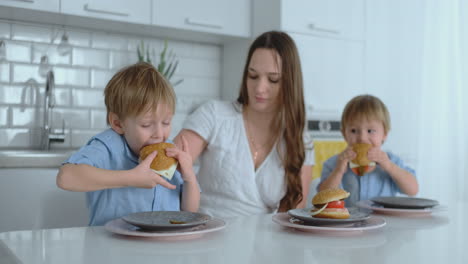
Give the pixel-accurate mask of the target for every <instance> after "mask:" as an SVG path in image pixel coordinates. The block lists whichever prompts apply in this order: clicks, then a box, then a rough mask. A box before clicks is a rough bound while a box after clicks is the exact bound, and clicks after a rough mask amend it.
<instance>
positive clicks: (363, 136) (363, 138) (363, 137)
mask: <svg viewBox="0 0 468 264" xmlns="http://www.w3.org/2000/svg"><path fill="white" fill-rule="evenodd" d="M358 140H359V142H361V143H367V142H366V140H367V134H366V133H364V132H363V131H361V132H359V133H358Z"/></svg>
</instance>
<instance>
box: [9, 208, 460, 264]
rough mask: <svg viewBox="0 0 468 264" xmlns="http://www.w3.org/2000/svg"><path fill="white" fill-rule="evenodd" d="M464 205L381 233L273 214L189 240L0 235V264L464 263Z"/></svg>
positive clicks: (80, 232) (103, 233) (389, 224)
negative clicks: (338, 229)
mask: <svg viewBox="0 0 468 264" xmlns="http://www.w3.org/2000/svg"><path fill="white" fill-rule="evenodd" d="M467 205H468V204H467V203H457V204H451V205H448V209H447V210H445V211H440V212H434V213H432V215H429V216H425V217H407V216H406V217H402V216H388V215H379V214H373V216H377V217H383V218H384V219H385V221H386V225H385V226H384V227H382V228H379V229H375V230H369V231H365V232H357V233H347V234H340V233H333V234H328V233H311V232H302V231H298V230H294V229H290V228H286V227H283V226H280V225H278V224H276V223H274V222H273V221H272V215H257V216H249V217H240V218H236V219H230V220H227V221H226V222H227V225H226V227H225V228H224V229H222V230H219V231H216V232H213V233H209V234H205V235H203V236H201V237H197V238H192V239H190V240H171V241H166V240H160V239H154V238H142V237H130V236H123V235H117V234H114V233H111V232H109V231H107V230H106V229H105V228H104V227H76V228H61V229H43V230H27V231H12V232H6V233H1V234H0V263H2V264H3V263H5V264H6V263H48V264H53V263H60V264H62V263H67V264H72V263H125V264H127V263H131V264H137V263H171V264H176V263H184V264H186V263H203V264H210V263H216V264H218V263H291V264H292V263H294V264H296V263H307V264H312V263H340V264H343V263H359V264H365V263H451V264H453V263H466V262H464V261H466V259H468V228H467V226H466V224H465V223H466V219H468V210H467Z"/></svg>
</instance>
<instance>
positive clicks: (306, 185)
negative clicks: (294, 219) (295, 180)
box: [296, 165, 314, 208]
mask: <svg viewBox="0 0 468 264" xmlns="http://www.w3.org/2000/svg"><path fill="white" fill-rule="evenodd" d="M313 167H314V166H311V165H305V166H302V169H301V183H302V201H301V202H300V203H299V204H298V205H297V207H296V208H305V207H306V206H307V204H308V202H309V201H307V196H308V195H309V191H310V190H309V189H310V183H311V182H312V176H313V175H312V169H313Z"/></svg>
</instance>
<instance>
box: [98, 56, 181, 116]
mask: <svg viewBox="0 0 468 264" xmlns="http://www.w3.org/2000/svg"><path fill="white" fill-rule="evenodd" d="M104 101H105V104H106V108H107V115H109V113H110V112H113V113H115V114H117V116H118V117H119V118H120V119H122V120H123V119H125V118H127V117H131V116H137V115H139V114H142V113H146V112H147V111H150V110H156V108H157V106H158V104H161V103H164V104H167V106H168V107H169V109H171V111H172V112H173V113H174V112H175V105H176V96H175V92H174V89H173V88H172V86H171V85H170V84H169V82H168V81H166V79H165V78H164V77H163V76H162V75H161V74H160V73H159V72H158V71H157V70H156V69H155V68H154V66H153V65H151V64H149V63H145V62H140V63H136V64H133V65H130V66H128V67H125V68H123V69H121V70H120V71H119V72H117V73H116V74H115V75H114V76H113V77H112V79H111V80H110V81H109V83H107V86H106V88H105V89H104ZM107 122H108V123H109V120H107Z"/></svg>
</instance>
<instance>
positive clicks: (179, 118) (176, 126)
mask: <svg viewBox="0 0 468 264" xmlns="http://www.w3.org/2000/svg"><path fill="white" fill-rule="evenodd" d="M186 117H187V114H181V113H176V114H175V115H174V117H173V118H172V127H171V134H170V136H169V138H170V139H174V137H175V136H177V134H179V132H180V130H182V125H183V124H184V121H185V118H186Z"/></svg>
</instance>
